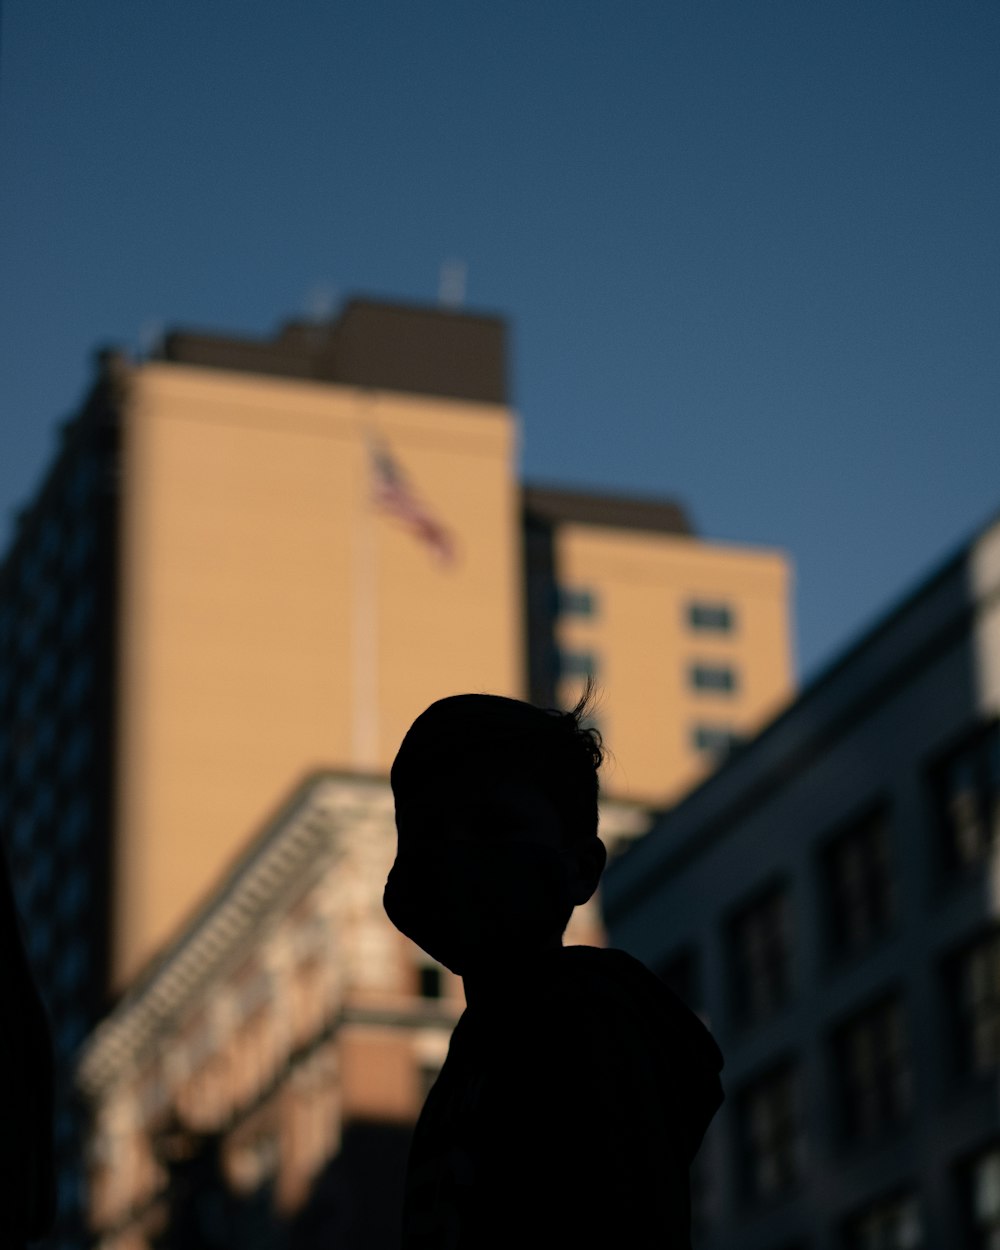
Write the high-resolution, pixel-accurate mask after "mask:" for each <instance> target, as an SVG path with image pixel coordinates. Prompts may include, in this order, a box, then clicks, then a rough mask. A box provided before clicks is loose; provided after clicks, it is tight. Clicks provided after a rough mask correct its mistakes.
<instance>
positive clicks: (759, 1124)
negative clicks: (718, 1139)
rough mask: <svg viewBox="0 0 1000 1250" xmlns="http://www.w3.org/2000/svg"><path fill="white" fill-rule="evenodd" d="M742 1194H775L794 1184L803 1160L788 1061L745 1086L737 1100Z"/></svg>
mask: <svg viewBox="0 0 1000 1250" xmlns="http://www.w3.org/2000/svg"><path fill="white" fill-rule="evenodd" d="M737 1117H738V1121H739V1143H740V1156H741V1164H742V1168H741V1171H742V1176H743V1184H744V1190H745V1193H746V1196H747V1198H748V1199H750V1200H751V1201H754V1202H762V1201H766V1200H767V1199H769V1198H776V1197H778V1196H779V1195H781V1194H782V1193H785V1192H786V1191H787V1190H789V1189H791V1188H792V1186H794V1184H795V1182H796V1181H797V1180H798V1179H799V1178H800V1177H801V1175H802V1172H803V1165H804V1161H805V1139H804V1135H803V1129H802V1107H801V1095H800V1091H799V1079H798V1074H797V1071H796V1069H795V1068H794V1067H793V1066H792V1064H790V1063H785V1064H782V1065H781V1066H780V1067H778V1068H776V1069H774V1070H773V1071H771V1072H769V1073H768V1074H767V1075H766V1076H764V1077H760V1078H758V1079H757V1080H756V1081H754V1082H753V1083H752V1084H750V1085H749V1086H747V1088H746V1089H745V1090H744V1091H743V1093H742V1095H741V1096H740V1098H739V1100H738V1102H737Z"/></svg>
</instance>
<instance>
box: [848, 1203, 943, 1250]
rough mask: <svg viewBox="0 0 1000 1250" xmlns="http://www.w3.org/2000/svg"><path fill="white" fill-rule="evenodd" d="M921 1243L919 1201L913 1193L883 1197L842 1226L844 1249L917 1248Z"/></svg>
mask: <svg viewBox="0 0 1000 1250" xmlns="http://www.w3.org/2000/svg"><path fill="white" fill-rule="evenodd" d="M924 1244H925V1241H924V1226H923V1220H922V1219H921V1217H920V1204H919V1203H918V1201H917V1198H916V1195H915V1194H912V1193H905V1194H894V1195H893V1196H892V1197H891V1198H882V1199H880V1200H879V1201H878V1202H875V1203H872V1204H871V1206H868V1207H866V1208H865V1209H864V1210H863V1211H859V1212H858V1213H857V1214H856V1215H854V1216H852V1217H851V1219H849V1220H848V1221H847V1224H846V1225H845V1227H844V1237H843V1246H844V1250H919V1248H920V1247H921V1246H923V1245H924Z"/></svg>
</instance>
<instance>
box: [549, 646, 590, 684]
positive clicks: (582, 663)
mask: <svg viewBox="0 0 1000 1250" xmlns="http://www.w3.org/2000/svg"><path fill="white" fill-rule="evenodd" d="M557 663H558V666H559V676H560V677H592V676H596V675H597V659H596V657H595V656H594V654H593V652H591V651H570V650H568V649H566V648H564V647H560V648H559V650H558V652H557Z"/></svg>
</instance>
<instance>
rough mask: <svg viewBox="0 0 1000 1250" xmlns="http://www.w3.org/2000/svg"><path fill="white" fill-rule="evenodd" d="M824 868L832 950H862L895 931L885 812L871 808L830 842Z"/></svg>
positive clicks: (846, 952) (841, 953) (852, 952)
mask: <svg viewBox="0 0 1000 1250" xmlns="http://www.w3.org/2000/svg"><path fill="white" fill-rule="evenodd" d="M822 868H823V886H824V893H825V896H826V899H825V901H826V917H827V931H828V934H829V939H830V946H831V949H832V953H833V954H835V955H838V956H845V955H858V954H861V952H862V951H865V950H867V949H868V948H869V947H870V946H872V945H873V944H874V943H875V942H877V941H878V939H879V938H880V937H882V936H883V935H884V934H885V933H887V932H888V931H889V929H890V928H891V927H892V923H893V920H894V918H895V889H894V884H893V876H892V865H891V861H890V855H889V830H888V822H887V820H886V817H885V813H884V812H883V811H881V810H879V811H878V812H874V813H871V814H869V815H868V816H866V817H865V818H864V819H863V820H861V821H859V822H858V823H856V824H854V825H852V826H851V827H850V828H849V829H847V830H846V831H845V832H843V833H841V834H839V835H838V836H837V837H836V838H834V839H833V840H832V841H831V842H829V843H828V844H827V846H826V849H825V850H824V852H823V865H822Z"/></svg>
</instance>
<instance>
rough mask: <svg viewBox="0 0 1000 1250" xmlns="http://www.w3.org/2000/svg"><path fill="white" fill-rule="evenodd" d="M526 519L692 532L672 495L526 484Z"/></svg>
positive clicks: (524, 491) (523, 494)
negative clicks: (606, 492)
mask: <svg viewBox="0 0 1000 1250" xmlns="http://www.w3.org/2000/svg"><path fill="white" fill-rule="evenodd" d="M521 501H522V506H523V509H524V513H525V516H526V517H527V519H528V520H538V521H542V522H549V523H553V522H555V523H559V522H564V523H565V522H572V523H573V524H575V525H601V526H608V527H609V528H611V529H629V530H647V531H653V532H656V533H661V534H685V535H690V534H693V533H694V530H693V528H692V526H691V522H690V520H689V519H688V516H687V513H686V512H685V511H684V508H683V507H682V505H681V504H679V503H677V502H676V500H673V499H643V498H638V497H636V496H632V495H603V494H594V493H592V492H589V491H580V490H562V489H560V488H559V487H554V486H525V487H524V489H523V491H522V495H521Z"/></svg>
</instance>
